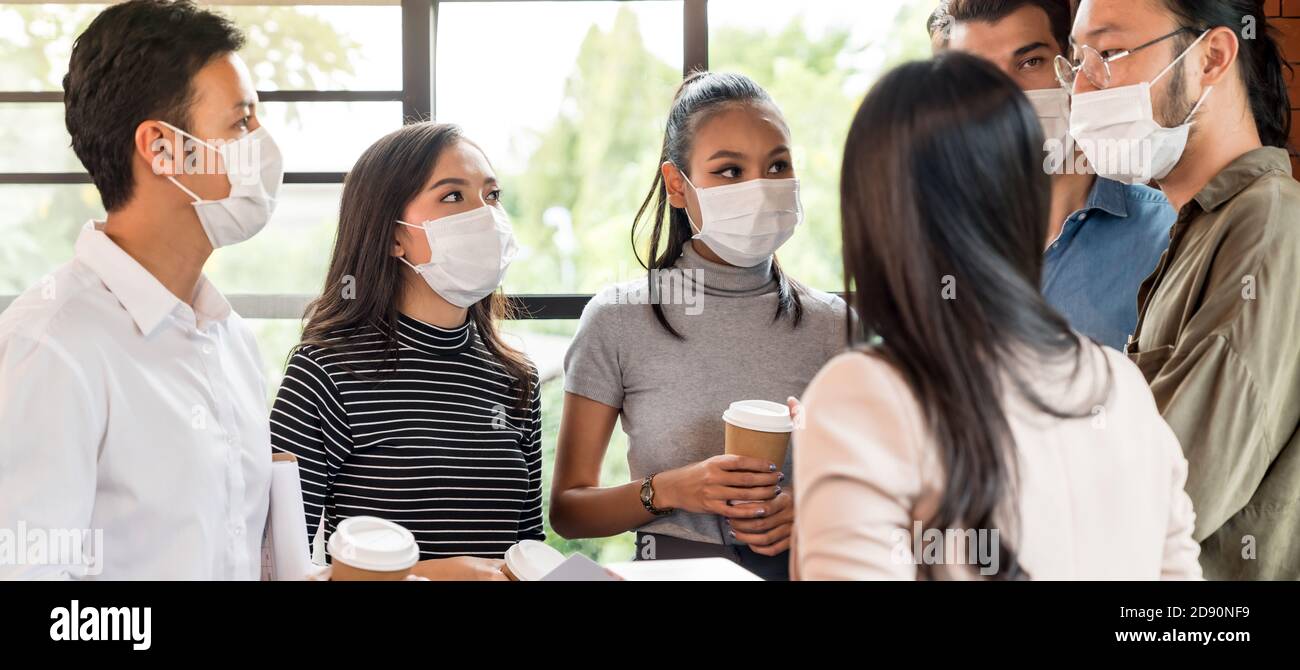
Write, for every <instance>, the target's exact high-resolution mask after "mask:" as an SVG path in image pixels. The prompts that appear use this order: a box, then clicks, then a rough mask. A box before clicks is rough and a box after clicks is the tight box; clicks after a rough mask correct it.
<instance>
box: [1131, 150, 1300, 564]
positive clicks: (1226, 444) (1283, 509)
mask: <svg viewBox="0 0 1300 670" xmlns="http://www.w3.org/2000/svg"><path fill="white" fill-rule="evenodd" d="M1169 237H1170V243H1169V250H1168V251H1166V252H1165V254H1164V256H1163V257H1162V258H1161V259H1160V263H1159V264H1158V265H1157V266H1156V270H1155V273H1154V274H1152V275H1151V276H1150V277H1148V278H1147V280H1146V281H1145V282H1143V284H1142V288H1141V290H1140V291H1139V293H1138V302H1139V305H1140V312H1141V314H1140V318H1139V320H1138V326H1137V331H1136V333H1135V334H1134V336H1133V338H1132V339H1130V341H1129V346H1128V350H1129V355H1130V356H1131V357H1132V358H1133V360H1134V362H1136V363H1137V365H1138V367H1140V368H1141V369H1142V373H1143V374H1144V375H1146V378H1147V381H1148V382H1149V383H1150V384H1151V391H1152V393H1153V394H1154V395H1155V399H1156V403H1157V405H1158V406H1159V408H1160V411H1161V414H1163V415H1164V417H1165V420H1166V421H1167V422H1168V423H1169V425H1170V427H1172V428H1173V430H1174V432H1175V433H1176V434H1177V435H1178V439H1179V441H1180V442H1181V443H1182V445H1183V452H1184V454H1185V455H1186V457H1187V461H1188V475H1187V493H1188V495H1189V496H1191V499H1192V503H1193V505H1194V506H1195V509H1196V527H1195V530H1194V532H1193V537H1194V538H1195V539H1196V540H1197V541H1199V542H1200V543H1201V566H1202V567H1203V568H1204V572H1205V576H1206V577H1207V578H1209V579H1297V578H1300V500H1298V499H1300V444H1298V443H1300V433H1297V430H1296V427H1297V423H1298V422H1300V183H1298V182H1296V181H1295V180H1294V179H1292V177H1291V162H1290V159H1289V157H1288V155H1287V152H1286V151H1285V150H1283V149H1275V148H1263V149H1257V150H1254V151H1251V152H1249V153H1246V154H1245V155H1243V156H1241V157H1240V158H1238V159H1237V160H1235V161H1233V162H1232V163H1231V164H1230V165H1229V166H1228V167H1227V168H1226V169H1224V170H1223V172H1221V173H1219V174H1218V175H1217V176H1215V177H1214V179H1212V180H1211V181H1210V183H1209V184H1207V185H1206V186H1205V188H1204V189H1202V190H1201V192H1200V193H1199V194H1197V196H1196V197H1195V198H1194V199H1193V200H1192V202H1190V203H1188V204H1187V206H1186V207H1184V208H1183V209H1182V211H1181V212H1179V216H1178V221H1177V223H1175V224H1174V227H1173V229H1171V230H1170V233H1169Z"/></svg>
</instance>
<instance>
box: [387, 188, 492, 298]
mask: <svg viewBox="0 0 1300 670" xmlns="http://www.w3.org/2000/svg"><path fill="white" fill-rule="evenodd" d="M398 223H400V224H402V225H403V226H410V227H412V228H423V229H424V236H425V238H426V239H428V240H429V253H430V256H429V262H428V263H421V264H420V265H412V264H411V262H410V261H408V260H406V259H405V258H401V257H400V256H399V257H398V258H399V259H400V260H401V261H402V262H403V263H406V264H407V265H408V266H410V268H411V269H412V270H415V271H416V272H417V273H418V274H419V275H420V276H421V277H424V281H425V282H427V283H428V284H429V288H431V289H433V290H434V291H435V292H436V293H437V294H438V295H440V296H442V298H443V299H444V300H446V301H447V302H449V303H451V304H453V305H455V306H457V307H463V308H468V307H469V306H471V305H473V304H474V303H476V302H478V301H480V300H482V299H484V298H486V297H488V296H489V295H492V292H493V291H495V290H497V287H498V286H500V285H501V280H502V279H504V278H505V276H506V270H507V269H508V268H509V267H510V262H511V261H513V260H514V259H515V253H516V252H517V251H518V246H517V245H516V244H515V234H514V231H513V229H512V228H511V226H510V217H509V216H507V215H506V212H505V210H503V209H501V208H500V207H492V206H489V205H485V206H483V207H479V208H478V209H474V210H470V211H468V212H461V213H460V214H453V215H451V216H444V217H442V218H441V219H434V220H432V221H425V222H424V224H423V225H419V226H417V225H414V224H410V223H407V222H405V221H398Z"/></svg>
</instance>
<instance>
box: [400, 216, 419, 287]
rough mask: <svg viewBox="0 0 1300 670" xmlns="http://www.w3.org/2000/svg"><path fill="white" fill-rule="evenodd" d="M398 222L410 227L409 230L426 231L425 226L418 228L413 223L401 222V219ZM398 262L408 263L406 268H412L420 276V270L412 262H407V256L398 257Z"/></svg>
mask: <svg viewBox="0 0 1300 670" xmlns="http://www.w3.org/2000/svg"><path fill="white" fill-rule="evenodd" d="M396 221H397V222H398V223H400V224H402V225H403V226H407V227H409V228H419V229H420V230H424V226H417V225H415V224H413V223H407V222H405V221H403V220H401V219H397V220H396ZM397 260H399V261H402V262H403V263H406V267H408V268H411V270H412V271H414V272H415V274H417V275H418V274H420V269H419V268H417V267H415V265H414V264H412V263H411V261H408V260H406V257H405V256H398V257H397Z"/></svg>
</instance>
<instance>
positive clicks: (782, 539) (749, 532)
mask: <svg viewBox="0 0 1300 670" xmlns="http://www.w3.org/2000/svg"><path fill="white" fill-rule="evenodd" d="M754 506H757V505H753V504H750V505H745V507H754ZM762 506H764V507H766V508H767V515H766V516H761V517H755V518H750V519H728V520H727V523H728V524H729V525H730V526H731V536H732V537H734V538H736V539H737V540H740V541H741V542H744V543H745V544H747V545H749V548H750V549H752V550H753V551H754V553H756V554H762V555H764V556H775V555H777V554H779V553H781V552H783V551H785V550H787V549H789V548H790V534H791V533H792V532H794V492H793V491H782V492H781V494H780V495H778V496H777V497H776V498H774V499H772V500H771V501H769V502H768V503H766V504H765V505H762Z"/></svg>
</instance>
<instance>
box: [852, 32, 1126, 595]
mask: <svg viewBox="0 0 1300 670" xmlns="http://www.w3.org/2000/svg"><path fill="white" fill-rule="evenodd" d="M1042 143H1043V136H1042V130H1041V128H1040V127H1039V122H1038V119H1037V118H1036V117H1035V115H1034V110H1033V108H1032V107H1031V106H1030V104H1029V102H1028V100H1026V99H1025V97H1024V95H1023V94H1022V93H1021V91H1020V89H1019V88H1018V87H1017V86H1016V84H1015V83H1014V82H1012V81H1011V79H1009V78H1008V77H1007V76H1006V75H1004V74H1002V73H1001V72H999V71H998V70H997V69H996V68H995V67H993V66H992V65H990V64H987V63H985V62H984V61H982V60H980V59H978V58H975V57H973V56H969V55H965V54H961V53H945V54H942V55H940V56H939V57H938V58H936V59H935V60H933V61H925V62H916V63H909V64H906V65H903V66H900V67H899V68H897V69H895V70H893V71H892V72H890V73H889V74H887V75H885V77H884V78H883V79H881V80H880V81H879V83H877V84H876V85H875V87H874V88H873V89H872V90H871V92H870V94H868V95H867V98H866V100H865V101H864V102H863V103H862V106H861V108H860V109H859V110H858V112H857V116H856V117H855V118H854V120H853V125H852V127H851V129H850V131H849V137H848V142H847V146H846V147H845V152H844V169H843V175H842V181H841V185H840V188H841V194H840V196H841V203H842V204H841V208H842V210H841V214H842V216H843V241H844V247H843V249H844V278H845V292H846V293H848V294H849V296H850V301H851V304H852V306H853V308H854V310H855V311H856V312H857V316H858V318H859V319H860V320H861V323H862V325H863V327H864V330H865V331H866V332H867V333H868V334H869V335H871V336H878V337H879V340H878V341H876V342H874V343H873V345H872V346H871V351H870V352H869V353H871V354H872V355H878V356H880V357H882V358H883V359H884V360H887V361H889V362H890V363H891V364H893V365H894V366H895V367H897V368H898V369H899V370H900V372H901V374H902V375H903V377H904V378H905V379H906V380H907V383H908V386H909V387H910V388H911V390H912V393H913V394H914V395H915V397H916V400H917V402H918V403H919V404H920V406H921V408H922V410H923V412H924V415H925V417H926V421H927V425H928V428H929V430H930V432H931V435H932V436H933V439H934V440H935V441H936V442H937V444H938V448H939V453H940V455H941V460H942V464H943V466H944V471H945V479H946V483H945V486H944V492H943V497H942V500H941V502H940V505H939V508H938V510H937V511H936V513H935V516H934V518H933V519H931V520H929V523H930V527H932V528H939V529H957V528H966V529H975V530H992V529H995V528H997V526H998V524H999V522H1001V523H1002V524H1003V525H1004V526H1009V527H1010V528H1011V529H1012V531H1011V533H1010V534H1011V535H1013V536H1014V535H1015V530H1014V527H1015V525H1016V524H1017V522H1018V516H1017V515H1016V510H1015V506H1014V505H1013V504H1010V503H1012V502H1013V501H1014V499H1015V488H1016V467H1015V466H1016V459H1015V454H1014V450H1013V448H1012V447H1013V444H1012V435H1011V428H1010V424H1009V423H1008V420H1007V417H1006V415H1005V414H1004V410H1003V406H1002V404H1001V399H1002V397H1003V389H1004V385H1005V384H1006V381H1007V380H1009V383H1010V385H1011V387H1012V389H1013V390H1014V391H1016V392H1018V393H1021V394H1023V396H1024V397H1025V398H1027V399H1028V400H1029V401H1030V402H1031V403H1032V405H1033V406H1035V407H1036V408H1037V409H1039V410H1041V411H1043V412H1045V413H1048V414H1050V415H1052V416H1055V417H1060V418H1066V417H1082V416H1087V415H1088V413H1089V412H1090V410H1091V408H1092V407H1094V406H1096V405H1098V404H1099V403H1098V402H1090V403H1088V405H1087V407H1086V408H1084V409H1082V410H1081V411H1079V412H1064V411H1061V410H1059V409H1057V408H1053V407H1049V406H1047V405H1046V403H1045V402H1044V401H1043V400H1042V399H1041V398H1040V397H1039V396H1038V395H1037V394H1036V393H1035V392H1034V390H1033V389H1032V388H1031V385H1030V383H1029V381H1030V380H1029V379H1028V378H1027V377H1026V376H1025V373H1026V370H1029V369H1032V370H1035V371H1036V374H1039V375H1042V374H1046V372H1045V370H1046V369H1047V367H1046V366H1044V365H1042V364H1044V363H1050V362H1055V361H1061V362H1066V361H1068V360H1070V359H1071V358H1073V360H1074V366H1073V371H1072V372H1071V373H1070V374H1071V377H1073V376H1074V375H1075V374H1077V373H1078V372H1079V369H1080V366H1082V365H1083V364H1084V363H1085V359H1087V360H1095V358H1093V356H1095V355H1098V354H1100V350H1099V349H1098V348H1097V347H1096V346H1095V345H1092V344H1087V345H1085V344H1084V342H1083V341H1081V340H1080V339H1079V338H1078V336H1076V335H1075V334H1074V333H1072V332H1071V330H1070V327H1069V325H1068V324H1067V323H1066V321H1065V319H1064V318H1063V317H1061V316H1060V315H1059V314H1057V313H1056V312H1055V311H1054V310H1053V309H1052V308H1051V307H1050V306H1049V305H1048V304H1047V302H1046V300H1045V299H1044V298H1043V296H1042V294H1041V293H1040V292H1039V281H1040V277H1041V274H1042V252H1043V250H1042V241H1043V240H1044V239H1046V238H1047V225H1048V217H1049V211H1050V181H1049V180H1050V177H1049V176H1048V175H1047V174H1046V173H1045V172H1044V171H1043V169H1042V166H1041V157H1040V155H1039V154H1040V151H1039V147H1041V146H1042ZM849 332H850V333H853V332H854V331H853V329H850V331H849ZM859 344H861V343H859ZM1085 350H1090V351H1085ZM1085 354H1088V355H1087V356H1085ZM1109 374H1110V373H1109V370H1108V372H1107V378H1106V385H1105V388H1103V389H1101V395H1100V396H1095V397H1099V398H1100V399H1102V400H1104V398H1105V397H1106V395H1105V394H1107V393H1109V385H1110V379H1109ZM1002 535H1003V533H1002V532H999V536H1000V537H999V540H998V541H999V548H998V549H999V556H1000V563H1001V566H1002V569H1000V570H999V571H997V573H996V574H995V575H994V576H993V578H994V579H1019V578H1023V577H1025V576H1026V575H1025V573H1024V570H1023V568H1022V567H1021V566H1020V563H1019V561H1018V560H1017V556H1016V553H1015V551H1014V549H1013V548H1012V545H1011V543H1010V542H1009V540H1008V538H1006V537H1001V536H1002ZM928 568H929V566H927V570H928Z"/></svg>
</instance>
